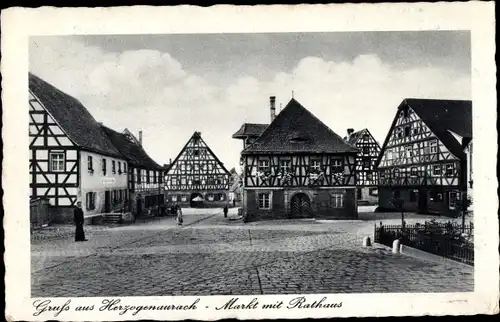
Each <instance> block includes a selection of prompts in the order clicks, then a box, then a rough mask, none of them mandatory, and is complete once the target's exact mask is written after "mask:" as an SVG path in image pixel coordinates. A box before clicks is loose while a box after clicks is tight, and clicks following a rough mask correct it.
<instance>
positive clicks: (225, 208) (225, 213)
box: [223, 205, 228, 218]
mask: <svg viewBox="0 0 500 322" xmlns="http://www.w3.org/2000/svg"><path fill="white" fill-rule="evenodd" d="M223 211H224V218H227V212H228V209H227V205H224V209H223Z"/></svg>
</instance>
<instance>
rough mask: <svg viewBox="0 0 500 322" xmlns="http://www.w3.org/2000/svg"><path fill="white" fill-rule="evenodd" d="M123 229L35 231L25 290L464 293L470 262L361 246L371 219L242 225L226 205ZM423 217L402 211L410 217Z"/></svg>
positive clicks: (46, 293) (67, 293) (70, 293)
mask: <svg viewBox="0 0 500 322" xmlns="http://www.w3.org/2000/svg"><path fill="white" fill-rule="evenodd" d="M184 214H185V216H184V218H185V220H184V225H183V226H182V227H178V226H177V225H176V224H175V220H174V218H172V217H166V218H157V219H154V220H150V221H145V222H142V223H137V224H134V225H128V226H111V227H103V226H87V227H86V234H87V236H88V239H89V241H88V242H83V243H75V242H73V227H71V226H58V227H57V228H53V227H50V229H46V230H43V231H37V232H35V233H34V234H33V235H35V234H36V235H37V236H34V237H32V243H31V248H32V249H31V271H32V296H34V297H78V296H162V295H213V294H220V295H228V294H239V295H245V294H278V293H279V294H304V293H342V292H350V293H356V292H357V293H372V292H460V291H472V290H473V287H474V280H473V269H472V268H470V267H467V266H465V265H461V264H454V263H451V262H449V263H448V262H446V263H442V264H436V263H432V262H426V261H422V260H418V259H414V258H411V257H407V256H404V255H395V254H392V253H391V250H390V249H388V248H387V247H385V246H381V245H377V244H374V246H373V247H367V248H364V247H362V240H363V238H364V237H365V236H370V235H372V234H373V226H374V225H375V224H378V223H379V221H380V220H382V221H383V222H384V223H387V224H391V223H398V221H399V220H400V219H399V216H398V215H397V214H386V215H381V214H375V215H376V220H370V219H371V218H370V214H369V213H366V214H365V215H364V216H362V217H366V218H365V219H364V220H342V221H328V222H324V221H314V220H288V221H285V220H276V221H262V222H255V223H246V224H245V223H243V222H241V220H238V219H237V218H236V216H235V209H231V211H230V214H229V218H224V216H223V215H222V212H221V211H220V210H219V209H204V210H191V209H186V211H185V212H184ZM425 219H428V217H425V216H418V215H414V216H412V215H407V216H406V220H407V221H408V222H409V223H412V222H416V221H420V222H422V221H423V220H425Z"/></svg>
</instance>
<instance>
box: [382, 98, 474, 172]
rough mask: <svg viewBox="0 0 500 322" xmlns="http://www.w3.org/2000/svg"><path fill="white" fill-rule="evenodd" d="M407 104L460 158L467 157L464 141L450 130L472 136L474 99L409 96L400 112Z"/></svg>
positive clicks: (401, 106) (467, 136)
mask: <svg viewBox="0 0 500 322" xmlns="http://www.w3.org/2000/svg"><path fill="white" fill-rule="evenodd" d="M405 106H409V107H411V108H412V109H413V110H414V111H415V113H416V114H417V115H418V116H419V117H420V119H422V121H423V122H424V123H425V124H426V125H427V126H428V127H429V129H430V130H431V131H432V132H433V133H434V134H435V135H436V137H437V138H438V139H439V140H440V141H441V142H442V143H443V144H444V145H445V146H446V148H447V149H448V150H449V151H450V152H451V153H453V154H454V155H455V156H456V157H458V158H460V159H464V158H465V154H464V152H463V149H462V142H458V141H457V139H455V137H454V136H453V134H451V133H450V131H452V132H454V133H456V134H458V135H460V136H462V137H463V138H469V139H471V138H472V101H466V100H438V99H420V98H407V99H405V100H403V102H402V103H401V104H400V105H399V107H398V113H399V111H400V110H401V109H403V108H404V107H405ZM397 116H398V114H396V116H395V118H394V121H393V124H392V126H391V130H392V128H393V127H394V125H395V123H396V120H397ZM390 133H391V131H390V132H389V134H388V135H387V137H386V140H385V142H384V145H383V148H382V149H383V150H384V149H385V146H386V145H387V141H388V139H389V136H390ZM382 155H383V153H381V154H380V156H379V160H378V161H377V163H378V162H379V161H380V158H381V157H382Z"/></svg>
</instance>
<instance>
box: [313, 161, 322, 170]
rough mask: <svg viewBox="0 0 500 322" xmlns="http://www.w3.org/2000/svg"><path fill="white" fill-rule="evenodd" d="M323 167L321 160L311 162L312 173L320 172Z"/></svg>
mask: <svg viewBox="0 0 500 322" xmlns="http://www.w3.org/2000/svg"><path fill="white" fill-rule="evenodd" d="M320 167H321V163H320V162H319V160H311V170H312V171H319V169H320Z"/></svg>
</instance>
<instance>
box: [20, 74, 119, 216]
mask: <svg viewBox="0 0 500 322" xmlns="http://www.w3.org/2000/svg"><path fill="white" fill-rule="evenodd" d="M28 77H29V102H28V103H29V116H30V123H29V138H30V144H29V148H30V168H29V173H30V197H31V198H32V199H37V198H47V199H48V200H49V202H50V211H51V218H52V220H53V221H55V222H57V221H70V220H73V219H72V218H73V217H72V216H73V212H72V206H74V205H75V204H76V202H77V200H80V201H82V208H83V211H84V215H85V217H91V216H93V215H95V214H99V213H107V212H111V211H113V209H114V207H119V206H120V201H121V200H120V199H122V198H123V197H124V196H125V195H126V191H127V176H126V175H125V174H119V173H117V172H114V171H113V164H114V165H115V166H116V167H118V166H119V165H121V166H126V160H125V158H124V157H123V156H122V155H121V154H120V153H119V152H118V150H117V149H116V148H115V147H114V146H113V144H112V143H111V141H110V140H109V139H108V137H107V136H106V134H105V133H104V132H103V130H102V129H101V127H100V126H99V123H98V122H97V121H96V120H95V119H94V118H93V117H92V115H91V114H90V113H89V112H88V110H87V109H86V108H85V106H83V105H82V103H80V102H79V101H78V100H77V99H75V98H73V97H71V96H69V95H68V94H66V93H63V92H62V91H60V90H59V89H57V88H55V87H54V86H52V85H50V84H49V83H47V82H45V81H44V80H42V79H40V78H39V77H37V76H35V75H33V74H31V73H29V76H28ZM115 195H118V196H119V197H118V198H117V199H116V198H113V196H115Z"/></svg>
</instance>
